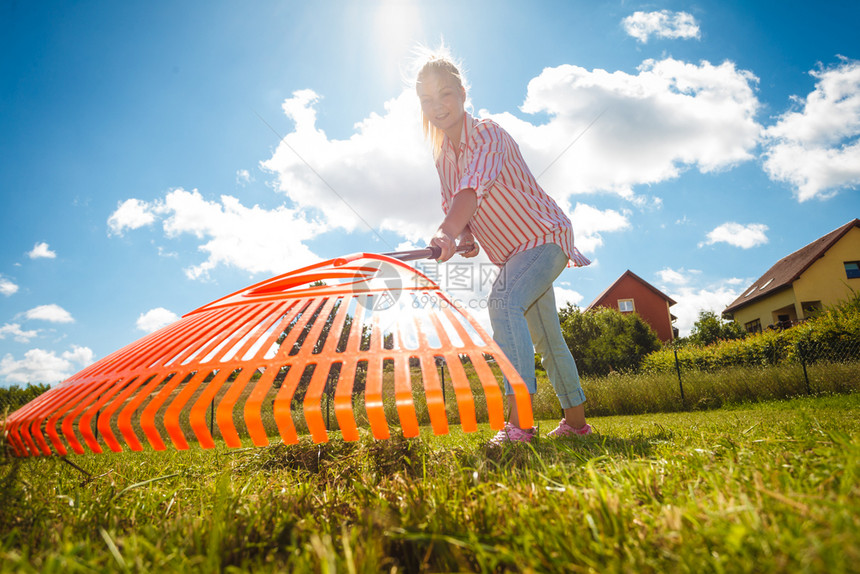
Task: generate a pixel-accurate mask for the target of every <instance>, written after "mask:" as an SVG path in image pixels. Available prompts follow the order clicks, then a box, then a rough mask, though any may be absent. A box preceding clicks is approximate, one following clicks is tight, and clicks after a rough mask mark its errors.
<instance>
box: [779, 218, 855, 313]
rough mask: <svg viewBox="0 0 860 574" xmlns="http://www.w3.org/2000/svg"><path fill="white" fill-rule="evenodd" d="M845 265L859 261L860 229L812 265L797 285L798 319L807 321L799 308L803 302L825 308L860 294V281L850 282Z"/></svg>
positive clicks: (850, 233) (853, 230)
mask: <svg viewBox="0 0 860 574" xmlns="http://www.w3.org/2000/svg"><path fill="white" fill-rule="evenodd" d="M846 261H860V229H858V228H856V227H854V228H853V229H851V230H849V231H848V233H846V234H845V235H844V236H843V237H842V239H840V240H839V241H838V242H837V243H836V244H835V245H834V246H833V247H831V248H830V249H828V250H827V252H826V253H825V254H824V257H822V258H821V259H819V260H818V261H816V262H815V263H813V264H812V265H810V267H809V269H807V270H806V272H804V273H803V275H801V276H800V278H799V279H798V280H797V281H795V282H794V284H793V285H792V287H793V288H794V295H795V300H796V305H795V308H796V309H797V316H798V318H805V317H804V316H803V310H802V309H801V308H800V303H801V302H802V301H821V304H822V305H824V307H830V306H833V305H836V304H837V303H839V302H840V301H844V300H845V299H847V298H849V297H850V296H851V290H852V289H853V290H854V292H860V278H853V279H848V278H847V276H846V275H845V265H844V264H845V262H846Z"/></svg>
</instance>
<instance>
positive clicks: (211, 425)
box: [209, 399, 215, 439]
mask: <svg viewBox="0 0 860 574" xmlns="http://www.w3.org/2000/svg"><path fill="white" fill-rule="evenodd" d="M209 434H210V435H211V436H212V438H213V439H214V438H215V399H212V402H211V403H209Z"/></svg>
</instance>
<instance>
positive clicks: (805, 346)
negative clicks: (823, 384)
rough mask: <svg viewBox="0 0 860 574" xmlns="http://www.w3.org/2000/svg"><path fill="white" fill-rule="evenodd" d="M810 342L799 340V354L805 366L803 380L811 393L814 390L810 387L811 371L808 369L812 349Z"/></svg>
mask: <svg viewBox="0 0 860 574" xmlns="http://www.w3.org/2000/svg"><path fill="white" fill-rule="evenodd" d="M809 347H810V344H809V342H807V341H803V340H801V341H798V342H797V354H798V356H799V357H800V365H801V367H803V380H804V382H805V383H806V394H807V395H811V394H812V390H811V389H810V388H809V373H808V372H807V370H806V359H807V355H808V354H809V351H810V348H809Z"/></svg>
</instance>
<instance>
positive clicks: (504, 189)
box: [436, 113, 591, 267]
mask: <svg viewBox="0 0 860 574" xmlns="http://www.w3.org/2000/svg"><path fill="white" fill-rule="evenodd" d="M464 115H465V118H464V122H463V131H462V133H461V135H460V155H459V157H458V156H457V155H456V154H455V153H454V145H453V143H452V142H451V140H450V139H448V137H447V136H445V138H444V141H443V143H442V152H441V153H440V154H439V159H438V160H437V161H436V169H437V170H438V172H439V179H440V181H441V183H442V210H443V211H444V212H445V213H446V214H447V213H448V209H449V208H450V206H451V203H452V199H453V197H454V195H456V194H457V193H459V192H460V191H461V190H463V189H468V188H471V189H474V190H475V193H476V194H477V198H478V208H477V210H476V211H475V214H474V215H473V216H472V219H471V220H469V228H470V229H471V230H472V233H473V234H474V236H475V238H476V239H477V240H478V243H479V244H480V245H481V247H483V249H484V251H486V252H487V255H488V256H489V258H490V261H492V262H493V263H495V264H496V265H499V266H502V265H504V264H505V262H506V261H507V260H508V259H510V258H511V257H512V256H513V255H516V254H517V253H521V252H523V251H525V250H526V249H532V248H534V247H538V246H539V245H545V244H547V243H556V244H558V245H559V246H560V247H561V248H562V249H563V250H564V252H565V254H566V255H567V256H568V258H569V259H570V261H571V262H572V263H573V265H574V266H576V267H583V266H585V265H588V264H589V263H591V262H590V261H589V260H588V259H587V258H585V257H584V256H583V255H582V253H580V252H579V250H578V249H577V248H576V247H574V245H573V226H572V225H571V223H570V219H569V218H568V217H567V215H565V213H564V211H562V209H561V208H560V207H559V206H558V204H557V203H556V202H555V200H553V199H552V198H551V197H550V196H549V195H547V194H546V192H544V190H543V189H541V187H540V185H538V183H537V180H536V179H535V177H534V176H533V175H532V172H531V171H530V170H529V168H528V166H527V165H526V162H525V160H524V159H523V156H522V155H521V154H520V148H519V146H518V145H517V143H516V142H515V141H514V139H513V138H512V137H511V136H510V134H508V132H506V131H505V130H503V129H502V128H501V127H500V126H499V125H498V124H497V123H495V122H494V121H492V120H477V119H475V118H473V117H472V116H471V115H469V114H468V113H466V114H464Z"/></svg>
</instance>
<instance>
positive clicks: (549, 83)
mask: <svg viewBox="0 0 860 574" xmlns="http://www.w3.org/2000/svg"><path fill="white" fill-rule="evenodd" d="M756 82H757V79H756V78H755V77H754V76H753V75H752V74H750V73H749V72H745V71H743V70H738V69H737V68H736V67H735V66H734V64H732V63H731V62H725V63H723V64H720V65H718V66H714V65H712V64H710V63H708V62H702V63H700V64H698V65H695V64H687V63H684V62H681V61H678V60H673V59H666V60H662V61H654V60H648V61H646V62H644V63H643V64H642V66H641V67H640V69H639V71H638V73H637V74H635V75H631V74H626V73H623V72H616V73H609V72H606V71H604V70H593V71H589V70H585V69H583V68H579V67H576V66H559V67H557V68H548V69H546V70H544V71H543V72H542V73H541V75H540V76H538V77H537V78H535V79H533V80H532V81H531V82H530V83H529V86H528V95H527V98H526V100H525V102H524V104H523V111H525V112H526V113H546V114H548V115H549V121H544V119H543V117H542V118H541V120H540V122H534V123H531V122H529V121H524V120H521V119H518V118H516V117H514V116H513V115H511V114H506V113H503V114H491V113H489V112H486V111H482V112H479V113H478V115H479V116H483V117H491V118H493V119H496V120H497V121H499V123H500V124H501V125H502V126H503V127H504V128H505V129H507V130H508V131H509V132H511V134H512V135H513V136H514V138H515V139H516V140H517V141H518V143H519V146H520V149H521V150H522V152H523V155H524V156H525V158H526V160H527V162H528V163H529V165H530V166H531V167H532V169H533V171H534V173H535V175H537V176H540V178H539V180H540V183H541V185H543V186H544V188H545V189H546V190H547V192H548V193H550V194H551V195H553V197H555V199H556V200H557V201H558V202H559V203H560V204H561V205H562V206H563V207H564V208H565V209H567V210H568V212H571V211H572V213H570V214H571V219H572V220H573V222H574V228H575V232H576V241H577V245H578V247H579V248H580V249H581V250H582V251H584V252H592V253H593V252H594V251H595V250H596V249H597V248H599V246H600V245H601V244H602V242H603V235H605V234H606V233H611V232H615V231H620V230H623V229H626V228H628V227H629V221H628V219H629V213H627V212H623V211H614V210H606V211H601V210H598V209H596V208H594V207H591V206H588V205H586V204H584V203H581V202H573V201H571V197H572V196H573V195H575V194H584V193H594V192H609V193H614V194H618V195H620V196H622V197H624V198H627V199H628V200H630V201H631V202H633V204H634V205H635V206H640V207H643V206H649V208H654V209H659V208H660V204H661V202H660V199H659V198H643V197H637V196H636V195H635V194H634V192H633V188H634V186H639V185H647V184H654V183H658V182H661V181H665V180H667V179H671V178H675V177H678V175H679V174H680V173H681V172H682V171H683V170H684V169H688V168H696V169H698V170H700V171H702V172H708V171H713V170H717V169H725V168H728V167H730V166H732V165H734V164H736V163H738V162H742V161H746V160H748V159H750V157H751V150H752V149H754V148H755V146H756V145H757V143H758V135H759V133H760V129H761V128H760V126H759V125H758V124H757V123H756V121H755V119H754V117H755V114H756V111H757V110H758V106H759V104H758V100H757V99H756V97H755V93H754V86H755V83H756ZM416 100H417V98H416V97H415V94H414V92H413V91H412V90H411V89H409V88H404V90H403V92H402V93H401V94H400V95H399V96H397V97H396V98H394V99H391V100H389V101H387V102H385V104H384V111H383V112H382V113H381V114H377V113H372V114H370V115H369V116H367V117H366V118H364V119H363V120H362V121H360V122H358V123H356V124H355V130H354V133H352V134H351V135H350V136H349V137H348V138H346V139H335V138H330V137H328V136H327V135H326V133H325V132H323V131H322V130H321V129H319V128H318V127H317V125H316V117H317V107H318V106H319V105H320V96H319V95H317V94H316V93H315V92H313V91H311V90H300V91H297V92H295V93H294V94H293V96H292V97H291V98H289V99H287V100H285V101H284V103H283V106H282V107H283V111H284V113H285V114H286V115H287V117H288V118H290V119H291V120H292V121H293V122H294V129H293V131H292V132H291V133H289V134H287V135H286V136H285V137H284V138H283V140H282V141H281V142H280V144H279V145H278V147H277V148H276V150H275V151H274V153H273V154H272V156H271V157H270V158H268V159H266V160H264V161H262V162H261V164H260V166H261V168H262V169H263V170H264V171H266V172H268V173H270V174H272V175H273V177H274V179H275V185H276V189H277V190H278V191H279V192H281V193H283V194H284V195H285V196H286V197H287V202H286V203H285V204H284V205H283V206H281V207H278V208H276V209H264V208H261V207H258V206H254V207H245V206H243V205H242V204H241V203H240V202H239V200H237V199H236V198H233V197H230V196H226V195H224V196H221V198H220V202H218V201H211V200H208V199H204V198H203V197H202V196H201V195H200V193H199V192H197V191H196V190H194V191H191V192H189V191H185V190H183V189H177V190H174V191H171V192H170V193H168V194H167V195H166V196H165V197H164V198H163V199H159V200H156V201H153V202H142V201H139V200H134V199H130V200H127V201H126V202H123V203H122V204H120V206H119V208H118V209H117V211H116V212H114V214H112V215H111V217H110V219H109V220H108V226H109V230H110V231H111V233H113V234H121V233H122V232H123V231H124V230H126V229H135V228H137V227H142V226H143V225H148V224H151V223H153V222H155V221H159V220H160V221H162V223H163V229H164V232H165V234H166V235H167V236H168V237H169V238H170V237H177V236H179V235H181V234H190V235H193V236H194V237H196V238H198V239H199V240H200V248H199V249H200V251H202V252H203V253H204V254H206V257H207V258H206V260H205V261H204V262H202V263H199V264H195V265H192V266H191V267H189V268H187V269H186V273H187V274H188V276H189V277H191V278H200V277H206V276H207V274H208V273H209V272H210V271H211V270H213V269H215V268H216V267H218V266H220V265H225V266H233V267H236V268H239V269H243V270H247V271H250V272H253V273H257V272H279V271H285V270H289V269H295V268H296V267H298V266H300V265H302V264H306V263H310V262H312V261H314V260H317V259H318V258H317V257H316V256H315V255H314V254H313V253H311V251H310V250H309V249H308V248H307V247H306V246H305V245H304V242H306V241H308V240H310V239H312V238H316V237H318V236H320V235H322V234H324V233H327V232H341V231H346V232H353V231H357V232H365V233H366V232H368V231H369V230H371V229H372V230H376V231H383V230H386V231H390V232H393V234H394V235H395V240H397V239H403V240H407V241H411V242H414V243H416V244H423V243H424V241H425V240H426V239H427V238H428V237H430V236H431V234H432V232H433V231H434V230H435V227H436V226H437V225H438V224H439V222H440V221H441V219H442V212H441V208H440V203H441V200H440V194H439V183H438V176H437V175H436V170H435V168H434V166H433V161H432V157H431V152H430V150H429V148H428V146H427V145H426V144H425V142H424V141H422V135H421V128H420V122H419V120H418V117H419V113H418V112H419V108H418V103H417V101H416ZM603 110H605V113H603V115H602V116H601V117H600V119H599V120H598V121H597V123H595V124H594V125H593V126H592V128H591V129H589V130H588V131H587V133H586V134H585V135H584V136H583V138H582V141H578V142H577V143H576V145H573V146H571V142H572V139H573V138H574V137H575V135H576V134H578V133H580V132H581V131H582V130H583V128H584V127H585V126H586V125H588V123H589V122H590V121H592V120H593V119H594V118H595V116H597V115H598V114H600V113H601V112H602V111H603ZM547 168H549V169H547ZM572 205H575V208H574V209H573V210H571V209H570V207H571V206H572ZM369 242H371V243H372V244H371V245H367V246H359V247H358V250H363V251H372V250H374V249H377V250H384V251H387V250H390V247H388V246H387V245H382V244H378V243H379V242H377V241H376V239H375V238H373V237H371V238H370V240H369Z"/></svg>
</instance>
